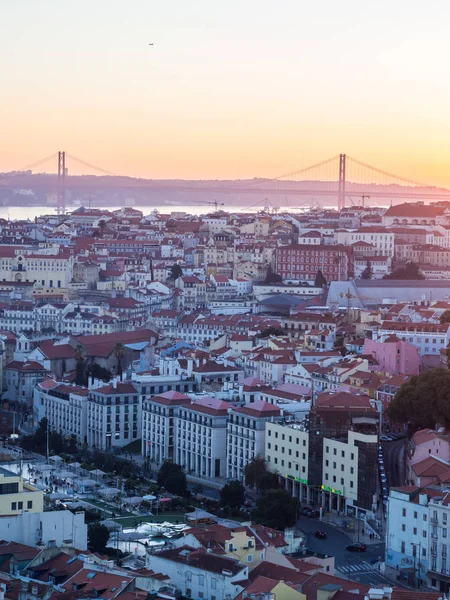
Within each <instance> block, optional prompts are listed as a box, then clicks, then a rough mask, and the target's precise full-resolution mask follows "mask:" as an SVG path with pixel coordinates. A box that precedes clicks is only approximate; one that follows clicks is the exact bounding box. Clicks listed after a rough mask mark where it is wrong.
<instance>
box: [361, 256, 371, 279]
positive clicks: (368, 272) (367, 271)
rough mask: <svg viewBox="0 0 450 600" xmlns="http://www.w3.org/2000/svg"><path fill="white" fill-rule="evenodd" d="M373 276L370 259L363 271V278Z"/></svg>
mask: <svg viewBox="0 0 450 600" xmlns="http://www.w3.org/2000/svg"><path fill="white" fill-rule="evenodd" d="M372 276H373V269H372V263H371V262H370V260H368V261H367V263H366V268H365V269H364V271H363V272H362V273H361V279H372Z"/></svg>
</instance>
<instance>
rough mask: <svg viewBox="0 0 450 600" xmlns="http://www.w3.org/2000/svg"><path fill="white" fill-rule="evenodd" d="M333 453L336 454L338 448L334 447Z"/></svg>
mask: <svg viewBox="0 0 450 600" xmlns="http://www.w3.org/2000/svg"><path fill="white" fill-rule="evenodd" d="M333 454H334V456H336V454H337V450H336V448H333Z"/></svg>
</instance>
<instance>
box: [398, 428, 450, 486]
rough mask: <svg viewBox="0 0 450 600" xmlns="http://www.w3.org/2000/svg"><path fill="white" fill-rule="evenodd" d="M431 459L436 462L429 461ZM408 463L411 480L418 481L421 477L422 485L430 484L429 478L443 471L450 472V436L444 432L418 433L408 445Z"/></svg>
mask: <svg viewBox="0 0 450 600" xmlns="http://www.w3.org/2000/svg"><path fill="white" fill-rule="evenodd" d="M431 458H432V459H434V460H432V461H430V460H427V459H431ZM406 462H407V473H408V479H409V480H411V481H417V479H418V477H420V478H421V484H422V483H423V481H425V483H427V482H428V483H430V481H428V480H427V477H433V476H434V477H437V476H438V475H440V474H441V471H442V470H443V471H445V470H446V471H449V470H450V435H449V434H448V432H446V431H444V430H439V431H435V430H434V429H420V430H419V431H416V433H415V434H414V435H413V436H412V438H411V441H410V442H409V444H408V453H407V459H406ZM438 471H439V472H438ZM422 480H423V481H422Z"/></svg>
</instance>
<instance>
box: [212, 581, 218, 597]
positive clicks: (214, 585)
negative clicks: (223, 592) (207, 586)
mask: <svg viewBox="0 0 450 600" xmlns="http://www.w3.org/2000/svg"><path fill="white" fill-rule="evenodd" d="M211 589H212V590H216V589H217V579H211ZM211 598H212V596H211Z"/></svg>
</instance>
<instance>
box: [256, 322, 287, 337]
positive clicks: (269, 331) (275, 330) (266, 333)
mask: <svg viewBox="0 0 450 600" xmlns="http://www.w3.org/2000/svg"><path fill="white" fill-rule="evenodd" d="M285 333H286V332H285V331H283V329H281V327H273V326H272V325H271V326H270V327H267V328H266V329H263V330H262V331H261V333H260V334H259V337H260V338H267V337H270V336H271V335H275V336H279V335H285Z"/></svg>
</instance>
